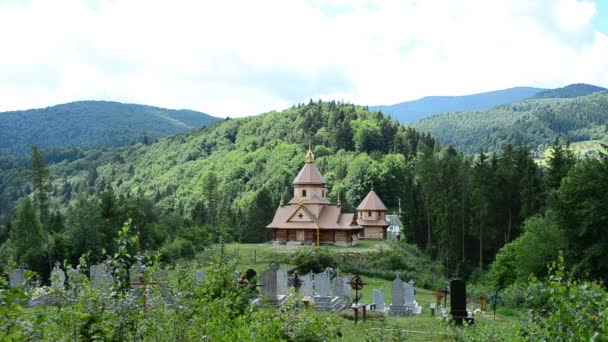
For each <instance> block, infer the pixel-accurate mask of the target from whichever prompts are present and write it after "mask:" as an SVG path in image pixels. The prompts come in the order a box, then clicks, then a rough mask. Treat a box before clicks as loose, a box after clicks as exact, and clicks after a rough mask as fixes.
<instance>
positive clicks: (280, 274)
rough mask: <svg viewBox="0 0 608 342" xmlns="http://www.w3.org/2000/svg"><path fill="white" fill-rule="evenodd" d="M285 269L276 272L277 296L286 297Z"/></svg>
mask: <svg viewBox="0 0 608 342" xmlns="http://www.w3.org/2000/svg"><path fill="white" fill-rule="evenodd" d="M287 282H288V280H287V269H282V270H278V271H277V295H279V296H281V295H284V296H286V295H287Z"/></svg>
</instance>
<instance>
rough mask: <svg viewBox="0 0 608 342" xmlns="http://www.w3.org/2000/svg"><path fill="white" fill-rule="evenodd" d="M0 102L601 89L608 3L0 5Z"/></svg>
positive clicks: (256, 101)
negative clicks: (524, 88) (519, 88)
mask: <svg viewBox="0 0 608 342" xmlns="http://www.w3.org/2000/svg"><path fill="white" fill-rule="evenodd" d="M0 44H1V45H0V46H1V49H0V111H6V110H18V109H28V108H38V107H46V106H51V105H55V104H59V103H65V102H70V101H76V100H90V99H94V100H115V101H121V102H129V103H141V104H149V105H155V106H161V107H167V108H187V109H194V110H199V111H203V112H206V113H210V114H212V115H216V116H231V117H237V116H245V115H253V114H259V113H262V112H265V111H269V110H273V109H276V110H280V109H283V108H286V107H289V106H291V105H292V104H294V103H298V102H307V101H308V100H309V99H311V98H313V99H318V98H321V99H337V100H344V101H349V102H352V103H356V104H368V105H375V104H393V103H397V102H402V101H406V100H413V99H416V98H420V97H423V96H427V95H464V94H470V93H476V92H483V91H490V90H497V89H504V88H509V87H514V86H536V87H546V88H551V87H553V88H555V87H560V86H564V85H567V84H570V83H577V82H583V83H591V84H596V85H600V86H604V87H608V0H596V1H591V0H579V1H576V0H461V1H456V0H454V1H450V0H410V1H405V0H404V1H390V0H382V1H379V0H378V1H373V0H372V1H359V0H342V1H320V0H308V1H306V0H289V1H285V0H276V1H274V0H270V1H264V0H259V1H225V0H221V1H201V0H193V1H179V0H178V1H162V2H161V1H158V2H157V1H150V0H145V1H138V0H130V1H121V0H115V1H94V0H93V1H76V0H74V1H63V0H57V1H48V0H41V1H36V0H32V1H11V0H9V1H6V0H0Z"/></svg>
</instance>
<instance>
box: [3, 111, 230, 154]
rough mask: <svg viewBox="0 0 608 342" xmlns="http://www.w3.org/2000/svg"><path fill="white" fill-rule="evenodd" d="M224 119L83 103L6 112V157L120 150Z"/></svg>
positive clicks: (186, 112) (186, 113) (185, 112)
mask: <svg viewBox="0 0 608 342" xmlns="http://www.w3.org/2000/svg"><path fill="white" fill-rule="evenodd" d="M219 120H220V119H219V118H215V117H212V116H209V115H207V114H204V113H200V112H195V111H190V110H171V109H164V108H157V107H150V106H142V105H136V104H124V103H118V102H109V101H79V102H72V103H67V104H62V105H57V106H53V107H47V108H43V109H30V110H25V111H16V112H3V113H0V136H2V138H3V139H2V141H0V155H6V154H16V155H18V154H25V153H27V152H28V150H29V146H30V145H31V144H36V145H38V146H40V147H41V148H44V149H46V148H51V147H68V146H80V147H85V146H86V147H92V148H104V147H117V146H125V145H128V144H131V143H138V142H143V143H144V144H146V142H148V143H150V141H151V139H157V138H162V137H165V136H167V135H171V134H175V133H185V132H188V131H189V130H191V129H194V128H197V127H201V126H205V125H209V124H211V123H213V122H216V121H219Z"/></svg>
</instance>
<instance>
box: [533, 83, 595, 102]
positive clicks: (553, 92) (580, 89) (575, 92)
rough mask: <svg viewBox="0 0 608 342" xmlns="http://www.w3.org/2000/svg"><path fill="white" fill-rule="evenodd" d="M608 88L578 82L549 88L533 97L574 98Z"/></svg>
mask: <svg viewBox="0 0 608 342" xmlns="http://www.w3.org/2000/svg"><path fill="white" fill-rule="evenodd" d="M604 90H606V88H602V87H598V86H594V85H591V84H584V83H576V84H570V85H567V86H565V87H563V88H556V89H547V90H544V91H541V92H540V93H537V94H536V95H534V96H532V97H531V99H551V98H572V97H579V96H585V95H589V94H593V93H597V92H598V91H604Z"/></svg>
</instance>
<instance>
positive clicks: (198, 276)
mask: <svg viewBox="0 0 608 342" xmlns="http://www.w3.org/2000/svg"><path fill="white" fill-rule="evenodd" d="M203 279H205V272H204V271H199V270H196V271H194V280H195V281H197V282H199V281H203Z"/></svg>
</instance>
